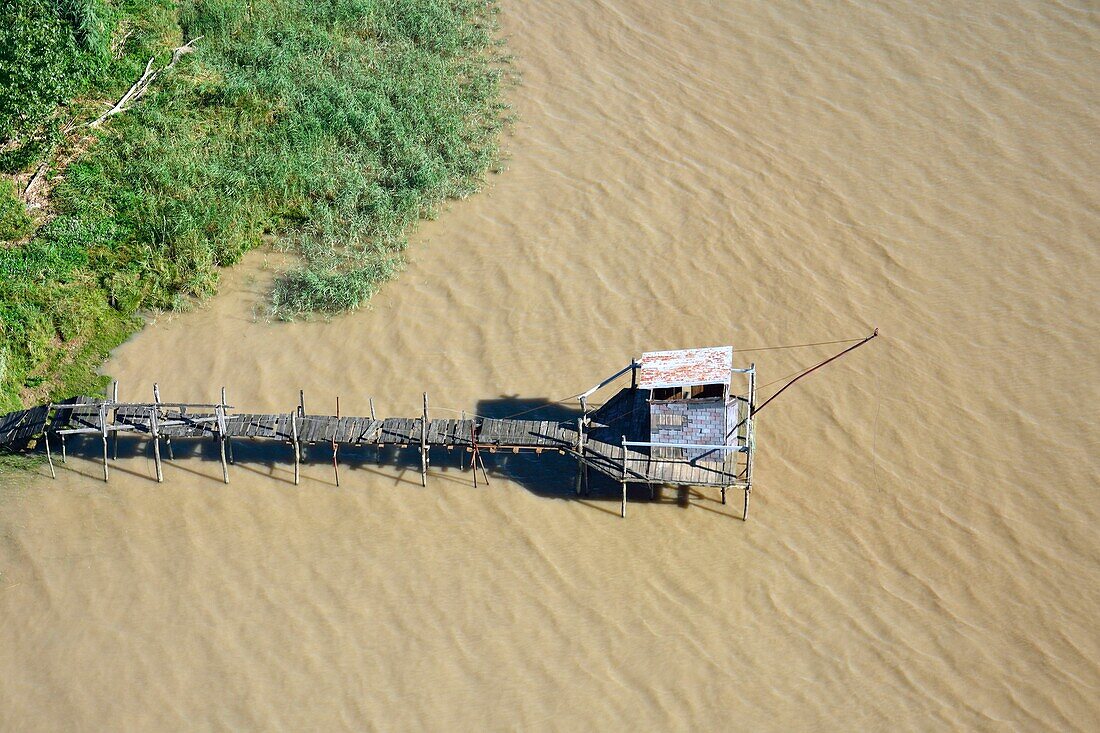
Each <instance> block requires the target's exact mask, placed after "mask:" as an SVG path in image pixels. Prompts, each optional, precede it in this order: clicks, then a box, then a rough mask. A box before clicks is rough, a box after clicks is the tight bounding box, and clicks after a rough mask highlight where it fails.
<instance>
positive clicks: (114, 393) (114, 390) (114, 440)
mask: <svg viewBox="0 0 1100 733" xmlns="http://www.w3.org/2000/svg"><path fill="white" fill-rule="evenodd" d="M111 402H113V403H114V407H115V409H114V412H113V413H112V414H113V418H112V420H111V422H114V423H117V422H118V380H117V379H116V380H115V381H113V382H111ZM111 449H112V450H111V453H112V455H111V457H112V459H113V460H116V461H117V460H118V431H117V430H116V431H115V433H114V435H112V436H111Z"/></svg>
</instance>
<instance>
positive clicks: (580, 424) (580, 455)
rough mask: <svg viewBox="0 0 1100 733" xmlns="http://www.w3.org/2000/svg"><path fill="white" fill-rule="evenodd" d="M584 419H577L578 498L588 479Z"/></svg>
mask: <svg viewBox="0 0 1100 733" xmlns="http://www.w3.org/2000/svg"><path fill="white" fill-rule="evenodd" d="M584 443H585V440H584V418H583V417H578V418H577V496H580V495H581V486H582V483H583V482H584V479H585V478H586V477H585V476H584V469H586V468H587V467H588V464H587V463H585V462H584Z"/></svg>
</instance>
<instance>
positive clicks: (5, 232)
mask: <svg viewBox="0 0 1100 733" xmlns="http://www.w3.org/2000/svg"><path fill="white" fill-rule="evenodd" d="M30 233H31V218H30V217H29V216H27V209H26V207H25V206H23V201H22V199H20V198H19V193H18V191H17V189H16V187H15V184H14V183H13V182H12V181H4V180H0V241H12V240H15V239H22V238H23V237H25V236H27V235H28V234H30Z"/></svg>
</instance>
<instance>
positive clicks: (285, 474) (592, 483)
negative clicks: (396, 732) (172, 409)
mask: <svg viewBox="0 0 1100 733" xmlns="http://www.w3.org/2000/svg"><path fill="white" fill-rule="evenodd" d="M476 414H477V415H478V416H479V417H482V418H494V419H505V418H515V419H520V420H549V421H555V422H568V423H570V424H575V423H576V421H577V419H578V418H579V417H580V416H581V412H580V409H579V408H577V407H572V406H569V405H563V404H561V403H556V402H551V401H550V400H549V399H546V398H522V397H518V396H502V397H499V398H495V399H487V400H481V401H479V402H478V404H477V408H476ZM456 417H457V416H456ZM57 441H58V439H57V438H56V437H55V438H53V439H52V443H53V450H54V460H55V463H57V461H58V459H59V457H60V456H59V454H60V446H59V445H58V442H57ZM67 450H68V454H69V455H70V456H76V457H79V458H83V459H87V460H90V461H96V462H98V461H101V460H102V457H103V453H102V450H103V444H102V443H101V442H100V439H99V438H98V437H90V436H70V437H69V439H68V443H67ZM116 450H117V455H118V457H119V458H120V459H123V458H145V459H148V460H149V461H150V463H151V462H152V458H153V449H152V442H151V441H150V440H149V439H148V438H146V437H139V436H134V435H125V434H120V435H119V438H118V444H117V448H116V446H115V441H114V438H111V439H110V440H109V443H108V451H109V453H110V454H111V455H112V456H113V455H115V454H116ZM232 454H233V462H232V465H230V467H229V475H230V482H232V480H233V474H234V473H236V472H239V471H247V472H249V473H254V474H257V475H260V476H266V477H270V478H272V479H274V480H276V481H279V482H281V483H284V484H289V485H291V486H293V472H294V468H293V466H294V453H293V448H292V447H291V445H290V444H289V443H284V442H279V441H273V440H249V439H247V438H238V439H234V440H233V441H232ZM429 455H430V464H431V465H430V468H429V473H428V487H429V488H431V485H432V483H434V482H438V481H446V482H449V483H454V484H458V485H464V486H469V487H471V488H472V487H473V475H472V473H471V472H470V455H471V454H470V453H468V452H467V451H466V450H463V449H461V448H454V449H452V450H447V449H445V448H442V447H435V448H433V449H432V450H431V452H430V454H429ZM161 456H162V458H163V459H164V466H165V472H166V474H167V475H166V477H165V481H170V480H171V475H170V474H171V473H172V472H176V471H179V472H182V473H186V474H190V475H191V476H193V477H195V479H199V480H204V481H209V482H210V483H212V484H217V485H221V484H222V480H221V475H220V470H214V471H210V470H206V471H201V470H196V469H195V468H189V467H188V462H192V461H196V460H198V461H204V462H213V463H218V462H220V460H221V458H220V452H219V449H218V443H217V440H215V439H213V438H201V439H198V438H189V439H176V440H174V441H172V443H171V447H169V445H168V443H167V441H165V440H164V439H162V440H161ZM481 456H482V458H483V459H484V461H485V468H486V471H487V472H488V474H489V479H490V481H492V480H494V479H506V480H508V481H511V482H513V483H516V484H518V485H520V486H522V487H523V488H524V489H526V490H527V491H529V492H531V493H532V494H535V495H536V496H540V497H544V498H548V499H560V500H566V501H575V502H578V503H579V504H583V505H585V506H587V507H590V508H592V509H595V510H598V511H601V512H606V513H608V514H613V515H615V516H618V514H619V501H620V498H621V496H622V495H621V493H620V492H621V485H620V484H619V483H618V482H617V481H614V480H612V479H610V478H608V477H607V476H604V475H602V474H600V473H598V472H596V471H594V470H589V472H588V484H587V490H584V491H583V492H582V493H580V494H578V488H581V487H582V485H581V476H580V471H579V468H578V465H577V462H576V460H575V459H573V458H572V457H571V456H569V455H563V454H560V453H559V452H558V451H556V450H553V449H546V450H544V451H543V452H542V453H541V454H536V453H534V452H533V451H527V452H523V453H513V452H512V451H511V450H505V449H501V450H497V451H496V452H495V453H494V452H491V451H490V450H488V449H483V450H482V451H481ZM172 458H174V460H172ZM116 465H117V464H115V463H114V462H113V461H112V462H111V464H110V466H109V467H110V470H111V471H112V472H115V471H118V472H120V473H128V474H132V475H135V476H141V475H142V474H141V473H139V472H136V471H132V470H127V469H125V468H123V467H122V466H120V465H118V466H117V467H116ZM302 465H303V468H305V467H311V469H310V479H309V480H310V481H311V482H315V481H318V480H320V481H322V482H325V483H328V484H329V485H331V486H333V487H335V485H336V481H335V475H334V474H333V473H329V474H328V476H327V479H326V477H324V475H323V474H322V475H321V476H318V475H317V471H316V467H317V466H318V465H324V466H327V467H328V468H329V469H331V468H332V447H331V444H328V443H314V444H305V443H303V444H302ZM338 465H339V469H340V484H341V486H342V487H344V488H348V487H354V486H356V485H357V484H358V485H361V482H357V480H356V479H357V475H359V476H362V475H363V474H364V473H365V474H368V475H369V476H370V480H371V481H372V482H375V483H376V482H378V481H379V480H388V481H391V482H392V483H393V484H394V485H399V486H410V487H413V486H415V487H417V488H419V487H420V453H419V451H418V450H417V446H416V445H410V446H409V447H407V448H403V449H402V448H395V447H386V448H377V447H374V446H353V445H341V446H340V447H339V451H338ZM58 468H59V469H60V468H61V465H60V464H58ZM361 472H362V473H361ZM79 473H81V474H83V475H87V476H89V477H93V475H94V476H95V477H98V476H99V474H98V473H96V472H95V471H90V472H89V471H84V470H79ZM152 475H153V472H152V468H151V467H150V470H149V474H148V476H149V477H150V478H151V477H152ZM152 480H154V481H155V479H152ZM478 484H479V485H481V486H483V485H484V484H483V483H482V478H481V476H480V474H479V476H478ZM627 491H628V499H629V501H630V502H652V503H658V504H665V505H669V506H678V507H681V508H687V507H688V506H698V507H701V508H704V509H708V510H709V511H716V512H718V513H719V514H721V515H723V516H729V517H730V518H736V517H735V513H736V510H735V509H734V507H732V506H730V507H728V508H723V507H721V502H720V501H719V500H718V498H717V496H711V495H710V494H711V493H713V492H705V491H701V490H699V489H697V488H689V487H678V486H665V487H654V488H653V490H652V492H651V490H650V487H648V486H644V485H639V484H631V485H630V486H628V489H627ZM711 507H714V508H711Z"/></svg>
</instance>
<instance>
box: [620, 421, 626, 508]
mask: <svg viewBox="0 0 1100 733" xmlns="http://www.w3.org/2000/svg"><path fill="white" fill-rule="evenodd" d="M619 514H620V516H622V518H623V519H626V436H625V435H624V436H623V503H622V507H621V508H620V510H619Z"/></svg>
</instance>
